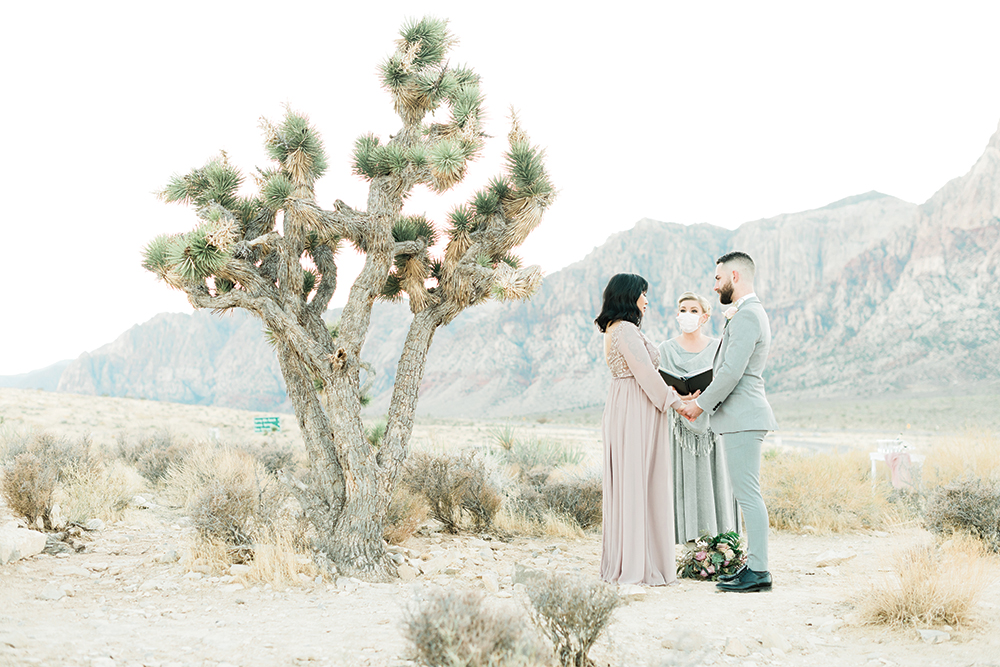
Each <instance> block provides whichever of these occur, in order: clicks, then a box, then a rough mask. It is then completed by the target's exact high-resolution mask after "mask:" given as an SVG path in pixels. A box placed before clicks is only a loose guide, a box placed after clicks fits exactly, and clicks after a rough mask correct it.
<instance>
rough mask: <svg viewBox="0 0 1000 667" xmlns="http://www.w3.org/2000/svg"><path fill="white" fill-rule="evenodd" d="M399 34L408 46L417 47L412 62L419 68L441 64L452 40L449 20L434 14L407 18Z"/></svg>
mask: <svg viewBox="0 0 1000 667" xmlns="http://www.w3.org/2000/svg"><path fill="white" fill-rule="evenodd" d="M399 36H400V37H402V38H403V42H405V44H406V46H408V47H410V48H412V49H415V52H414V54H413V60H412V62H413V66H414V67H416V68H417V69H423V68H425V67H430V66H435V65H440V64H441V62H442V61H443V60H444V54H445V53H446V52H447V51H448V47H449V46H450V45H451V42H452V37H451V35H450V34H449V33H448V21H446V20H444V19H439V18H435V17H433V16H425V17H423V18H422V19H420V20H415V19H407V21H406V22H405V23H404V24H403V27H402V28H401V29H400V31H399Z"/></svg>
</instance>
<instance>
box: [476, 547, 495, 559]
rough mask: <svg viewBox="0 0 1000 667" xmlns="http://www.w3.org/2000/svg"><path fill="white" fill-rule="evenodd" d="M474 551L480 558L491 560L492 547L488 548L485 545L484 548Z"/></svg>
mask: <svg viewBox="0 0 1000 667" xmlns="http://www.w3.org/2000/svg"><path fill="white" fill-rule="evenodd" d="M476 553H477V554H478V555H479V557H480V558H482V559H483V560H485V561H490V560H493V549H490V548H488V547H486V548H483V549H480V550H479V551H477V552H476Z"/></svg>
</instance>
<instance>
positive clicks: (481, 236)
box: [143, 18, 554, 579]
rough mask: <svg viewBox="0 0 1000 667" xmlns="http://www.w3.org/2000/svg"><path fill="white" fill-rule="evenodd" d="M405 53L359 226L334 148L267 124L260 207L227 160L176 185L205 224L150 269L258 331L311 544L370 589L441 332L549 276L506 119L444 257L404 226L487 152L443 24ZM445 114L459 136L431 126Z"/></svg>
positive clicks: (419, 29)
mask: <svg viewBox="0 0 1000 667" xmlns="http://www.w3.org/2000/svg"><path fill="white" fill-rule="evenodd" d="M400 37H401V38H400V39H399V40H398V41H397V47H396V50H395V52H394V53H393V54H392V55H390V56H389V57H388V58H387V59H386V60H385V61H383V62H382V63H381V65H380V74H381V79H382V83H383V85H384V87H385V89H386V90H387V91H388V92H389V94H390V95H391V96H392V101H393V104H394V106H395V111H396V113H397V114H398V115H399V118H400V120H401V121H402V126H401V127H400V128H399V131H398V132H397V133H396V134H395V135H393V136H391V137H390V138H389V140H388V141H386V142H384V143H383V142H382V141H381V140H380V139H379V138H378V137H376V136H373V135H370V134H369V135H365V136H362V137H360V138H359V139H358V140H357V141H356V143H355V147H354V155H353V167H354V173H355V174H357V175H359V176H361V177H364V178H365V179H367V180H368V182H369V183H370V186H369V192H368V202H367V207H366V209H365V210H361V209H355V208H352V207H350V206H348V205H347V204H345V203H344V202H342V201H339V200H338V201H336V202H334V204H333V208H332V209H324V208H322V207H321V206H320V205H319V203H318V202H317V201H316V199H315V194H314V184H315V183H316V181H317V179H319V178H320V177H321V176H322V175H323V172H324V171H325V170H326V168H327V158H326V155H325V153H324V149H323V144H322V141H321V140H320V137H319V135H318V133H317V132H316V130H315V129H314V128H313V127H311V126H310V125H309V122H308V120H307V119H306V118H305V117H304V116H302V115H300V114H296V113H293V112H291V111H289V112H288V113H287V114H286V116H285V118H284V120H283V122H282V123H281V124H279V125H273V124H270V123H268V122H266V121H265V122H263V123H262V125H263V128H264V135H265V136H264V145H265V147H266V150H267V154H268V156H269V157H270V158H271V159H272V160H273V164H272V165H271V166H270V167H269V168H268V169H258V172H257V173H256V174H255V175H254V180H255V181H256V185H257V191H258V192H257V194H255V195H253V196H244V195H241V194H240V192H239V189H240V187H241V185H242V183H243V176H242V175H241V173H240V172H239V170H237V169H236V168H235V167H234V166H232V165H231V164H229V162H228V161H227V159H226V155H225V153H223V154H222V155H221V156H220V157H219V158H217V159H214V160H211V161H209V162H208V163H207V164H206V165H205V166H204V167H201V168H200V169H195V170H193V171H191V172H190V173H188V174H187V175H185V176H174V177H173V178H172V179H171V180H170V183H169V185H167V187H166V188H165V190H164V191H163V192H162V198H163V199H164V200H165V201H168V202H184V203H187V204H189V205H191V206H193V208H194V209H195V210H196V212H197V215H198V218H199V221H198V223H197V227H195V229H194V230H193V231H191V232H188V233H186V234H181V235H163V236H159V237H157V238H156V239H154V240H153V241H151V242H150V243H149V245H148V246H147V247H146V248H145V250H144V261H143V266H144V267H145V268H146V269H148V270H149V271H152V272H153V273H155V274H157V275H158V276H159V277H160V278H162V279H163V280H164V282H166V283H167V284H168V285H170V286H171V287H174V288H177V289H180V290H183V291H184V292H185V293H186V294H187V297H188V300H189V301H190V303H191V305H192V306H193V307H195V308H211V309H213V310H214V311H217V312H225V311H228V310H230V309H233V308H243V309H245V310H247V311H249V312H251V313H253V314H254V315H255V316H257V317H259V318H260V319H261V321H262V322H263V324H264V327H265V328H266V331H267V332H268V335H269V337H270V338H271V340H272V342H273V343H274V347H275V349H276V351H277V356H278V361H279V363H280V365H281V371H282V374H283V376H284V379H285V384H286V386H287V389H288V396H289V398H290V399H291V402H292V405H293V407H294V409H295V414H296V417H297V418H298V421H299V425H300V426H301V429H302V434H303V439H304V440H305V445H306V449H307V451H308V453H309V457H310V462H311V474H310V476H309V478H308V483H305V482H302V481H295V480H289V481H290V482H291V483H292V486H293V491H294V493H295V494H296V496H297V497H298V499H299V501H300V502H301V504H302V507H303V508H304V511H305V512H306V515H307V516H308V517H309V519H310V521H311V522H312V523H313V524H314V526H315V527H316V529H317V532H318V534H319V544H318V545H317V546H318V548H319V549H320V550H321V551H323V552H325V553H326V555H327V556H328V557H329V558H330V560H332V561H333V563H334V564H336V565H337V567H338V569H339V570H340V571H341V572H347V573H352V574H356V575H358V576H362V577H366V578H369V579H386V578H388V577H392V576H395V570H394V568H393V567H392V565H391V562H390V561H389V559H388V558H387V554H386V552H385V549H384V545H383V542H382V529H383V522H384V517H385V511H386V507H387V505H388V501H389V498H390V497H391V495H392V492H393V489H394V486H395V484H396V480H397V477H398V476H399V473H400V469H401V465H402V463H403V461H404V460H405V458H406V456H407V452H408V445H409V439H410V435H411V432H412V429H413V417H414V412H415V409H416V404H417V391H418V388H419V386H420V381H421V378H422V376H423V373H424V365H425V363H426V359H427V351H428V349H429V348H430V344H431V340H432V339H433V337H434V332H435V330H436V329H437V328H438V327H439V326H441V325H444V324H448V323H449V322H450V321H451V320H453V319H454V318H455V316H456V315H458V314H459V313H460V312H461V311H462V310H463V309H465V308H468V307H469V306H473V305H476V304H478V303H481V302H483V301H485V300H486V299H489V298H498V299H523V298H526V297H528V296H530V295H531V294H532V293H533V292H534V290H536V289H537V287H538V285H539V283H540V281H541V272H540V270H539V268H538V267H536V266H529V267H524V268H522V267H521V266H520V262H519V261H518V259H517V258H516V257H514V256H513V255H512V254H511V251H512V250H513V249H514V248H515V247H516V246H518V245H520V244H521V243H522V242H523V241H524V239H525V237H527V235H528V233H529V232H531V231H532V230H533V229H534V228H535V227H536V226H537V225H538V223H539V221H540V219H541V216H542V212H543V211H544V210H545V209H546V208H547V207H548V205H549V204H550V203H551V201H552V199H553V197H554V191H553V187H552V184H551V182H550V181H549V178H548V176H547V174H546V171H545V168H544V164H543V156H542V152H541V151H540V150H539V149H538V148H537V147H535V146H532V145H531V144H530V143H529V140H528V138H527V136H526V135H525V134H524V133H523V132H522V131H521V129H520V128H519V126H518V122H517V118H516V117H515V116H513V114H512V118H511V125H512V127H511V130H510V134H509V143H510V146H509V150H508V151H507V153H506V158H505V170H504V171H505V173H504V174H503V175H500V176H497V177H495V178H493V179H492V180H491V181H490V182H489V184H488V185H487V187H485V188H484V189H482V190H480V191H479V192H477V193H476V194H475V195H474V196H473V198H472V199H471V201H470V202H469V203H468V204H466V205H463V206H459V207H458V208H456V209H454V210H453V211H452V212H451V213H450V215H449V224H448V226H447V235H448V238H447V243H446V245H445V247H444V252H443V253H442V254H441V255H440V256H439V257H435V256H433V255H432V248H433V247H434V246H435V245H436V243H437V240H438V232H437V230H436V229H435V227H434V225H433V224H432V223H431V222H430V221H428V220H426V219H424V218H423V217H420V216H409V215H404V214H403V212H402V211H403V203H404V201H405V200H406V197H407V195H408V194H409V193H410V191H411V190H412V189H413V188H414V187H416V186H418V185H422V186H426V187H429V188H431V189H432V190H434V191H436V192H444V191H446V190H448V189H449V188H451V187H452V186H453V185H455V184H456V183H458V182H459V181H461V180H462V178H463V177H464V175H465V171H466V165H467V164H468V162H469V161H470V160H472V159H474V158H475V157H477V155H478V154H479V152H480V150H481V149H482V147H483V145H484V139H485V137H486V135H485V134H484V133H483V126H482V111H481V105H482V102H483V96H482V93H481V92H480V88H479V76H478V75H477V74H475V72H473V71H472V70H471V69H467V68H464V67H452V66H450V65H449V64H448V62H447V61H446V60H445V54H446V53H447V51H448V49H449V47H450V46H451V45H452V44H453V42H454V40H453V38H452V36H451V35H450V34H449V32H448V30H447V22H446V21H443V20H439V19H435V18H423V19H421V20H419V21H408V22H406V23H405V24H404V25H403V27H402V29H401V30H400ZM441 107H444V108H446V109H447V111H448V112H449V114H450V116H449V118H448V121H447V122H443V123H442V122H431V121H430V120H429V119H428V115H429V114H432V113H433V112H434V111H435V110H437V109H439V108H441ZM342 241H346V242H348V243H351V244H353V245H354V246H355V247H356V248H357V249H358V250H360V251H361V252H363V253H364V254H365V263H364V268H363V269H362V270H361V273H360V275H359V276H358V278H357V279H356V280H355V281H354V284H353V285H352V286H351V290H350V295H349V297H348V300H347V304H346V305H345V306H344V309H343V311H342V313H341V315H340V320H339V322H338V323H337V325H336V326H335V327H330V328H328V327H327V326H326V324H325V323H324V321H323V319H322V318H321V316H322V315H323V313H324V312H325V311H326V309H327V306H328V305H329V302H330V299H331V297H332V296H333V293H334V290H335V288H336V285H337V264H336V252H337V248H338V244H339V243H341V242H342ZM404 294H405V295H406V298H407V299H408V301H409V306H410V310H411V311H412V313H413V316H412V320H411V322H410V327H409V333H408V335H407V337H406V343H405V344H404V347H403V350H402V354H401V357H400V359H399V364H398V366H397V369H396V379H395V386H394V387H393V392H392V398H391V402H390V405H389V412H388V421H387V424H386V428H385V432H384V435H383V436H382V437H381V438H380V439H378V440H377V444H373V442H372V440H371V439H369V437H368V435H367V433H366V430H365V425H364V423H363V421H362V418H361V409H362V403H363V401H364V400H365V389H364V387H363V386H362V383H361V379H362V375H361V371H362V370H365V371H366V377H368V376H370V375H371V373H372V369H371V367H370V366H368V364H366V363H365V362H364V360H363V359H362V357H361V349H362V345H363V344H364V342H365V337H366V335H367V333H368V327H369V322H370V317H371V310H372V306H373V304H374V302H375V301H376V300H377V299H389V300H398V299H401V298H403V295H404Z"/></svg>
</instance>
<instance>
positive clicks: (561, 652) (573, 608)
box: [528, 574, 621, 667]
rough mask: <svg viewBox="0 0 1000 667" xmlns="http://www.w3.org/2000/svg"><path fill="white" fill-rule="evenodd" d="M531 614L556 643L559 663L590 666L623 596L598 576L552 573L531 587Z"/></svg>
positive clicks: (529, 592) (579, 666) (529, 596)
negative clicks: (596, 644) (592, 653)
mask: <svg viewBox="0 0 1000 667" xmlns="http://www.w3.org/2000/svg"><path fill="white" fill-rule="evenodd" d="M528 599H529V600H531V617H532V620H534V622H535V623H536V624H537V625H538V627H539V628H540V629H541V630H542V632H543V633H544V634H545V636H546V637H548V638H549V640H550V641H551V642H552V644H553V645H554V646H555V653H556V655H557V656H558V658H559V664H560V665H564V666H565V667H569V666H572V667H586V666H589V665H592V664H593V662H592V661H591V660H590V658H588V657H587V654H588V653H589V652H590V647H591V646H593V645H594V642H595V641H597V639H598V637H600V636H601V633H602V632H604V629H605V628H606V627H607V625H608V623H609V622H610V621H611V616H612V614H613V613H614V611H615V609H617V608H618V605H619V603H620V601H621V599H620V598H619V597H618V591H617V589H616V588H615V587H614V586H612V585H610V584H607V583H605V582H603V581H600V580H598V579H585V578H583V577H576V576H571V575H560V574H549V575H548V576H546V577H544V578H543V579H541V580H539V581H538V582H536V583H535V584H533V585H532V586H529V587H528Z"/></svg>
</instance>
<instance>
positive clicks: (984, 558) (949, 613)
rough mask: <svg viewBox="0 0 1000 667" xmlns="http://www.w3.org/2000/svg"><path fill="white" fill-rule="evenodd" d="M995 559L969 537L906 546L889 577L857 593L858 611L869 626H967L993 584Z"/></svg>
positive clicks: (896, 559)
mask: <svg viewBox="0 0 1000 667" xmlns="http://www.w3.org/2000/svg"><path fill="white" fill-rule="evenodd" d="M991 560H992V559H991V558H990V557H989V555H988V554H987V553H986V551H985V549H984V547H983V545H982V544H981V543H980V542H978V541H976V540H974V539H970V538H968V537H965V538H956V539H954V540H950V541H949V542H948V543H945V544H944V545H942V546H941V547H934V546H920V547H914V548H911V549H908V550H906V551H903V552H902V553H900V554H898V555H897V556H896V558H895V559H894V562H893V569H894V572H893V574H892V575H891V576H888V577H886V578H884V579H882V580H881V581H877V582H874V583H873V584H872V588H871V589H870V590H868V591H864V593H863V594H861V595H859V596H858V601H857V605H858V611H859V613H860V614H861V617H862V619H863V621H864V622H865V623H867V624H870V625H884V626H890V627H913V626H918V625H919V626H925V627H926V626H931V625H934V624H938V623H941V624H947V625H951V626H961V625H966V624H968V623H970V622H972V621H973V620H974V619H973V609H974V608H975V605H976V602H977V600H978V598H979V595H980V594H981V593H982V591H983V590H985V589H986V587H987V586H989V585H990V584H991V583H992V574H991V570H992V568H993V563H992V562H991Z"/></svg>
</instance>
